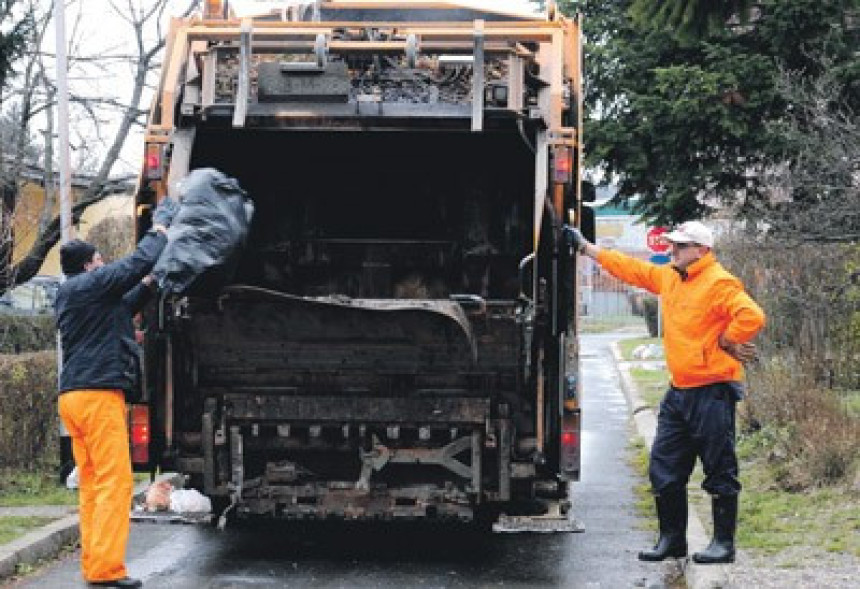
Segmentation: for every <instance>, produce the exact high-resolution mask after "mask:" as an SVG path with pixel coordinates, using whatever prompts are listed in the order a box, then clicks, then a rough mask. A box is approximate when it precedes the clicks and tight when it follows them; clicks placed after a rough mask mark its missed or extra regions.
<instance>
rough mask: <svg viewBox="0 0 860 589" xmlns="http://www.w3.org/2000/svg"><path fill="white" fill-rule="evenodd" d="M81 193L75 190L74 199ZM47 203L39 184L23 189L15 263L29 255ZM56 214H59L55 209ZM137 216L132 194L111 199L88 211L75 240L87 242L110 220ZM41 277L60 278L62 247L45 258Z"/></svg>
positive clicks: (82, 217) (110, 197) (16, 218)
mask: <svg viewBox="0 0 860 589" xmlns="http://www.w3.org/2000/svg"><path fill="white" fill-rule="evenodd" d="M80 192H81V191H80V190H75V189H73V190H72V199H73V200H74V198H75V196H76V195H77V194H79V193H80ZM44 203H45V191H44V189H43V188H42V186H40V185H39V184H29V183H28V184H25V185H24V186H23V187H22V189H21V198H20V199H19V201H18V207H17V208H16V209H15V221H14V227H15V249H14V251H13V255H12V261H13V263H16V262H18V261H19V260H20V259H21V258H23V257H24V256H25V255H27V252H28V251H30V248H31V247H32V246H33V243H34V241H35V239H36V234H37V232H38V223H39V214H40V213H41V211H42V208H43V207H44ZM54 214H55V215H56V214H57V208H56V207H55V210H54ZM132 214H134V199H133V198H132V196H131V195H130V194H118V195H113V196H108V197H107V198H105V199H104V200H102V201H99V202H97V203H96V204H94V205H91V206H89V207H87V209H86V210H85V211H84V214H83V215H82V216H81V220H80V222H79V223H78V224H77V225H76V226H75V228H74V233H75V237H80V238H81V239H86V238H87V235H88V234H89V231H90V229H91V228H92V227H93V225H95V224H96V223H98V222H99V221H101V220H102V219H105V218H107V217H114V216H127V215H132ZM39 274H46V275H50V276H59V275H60V254H59V245H56V246H54V247H53V248H51V251H50V252H48V255H47V256H46V257H45V262H44V263H43V264H42V267H41V268H40V269H39Z"/></svg>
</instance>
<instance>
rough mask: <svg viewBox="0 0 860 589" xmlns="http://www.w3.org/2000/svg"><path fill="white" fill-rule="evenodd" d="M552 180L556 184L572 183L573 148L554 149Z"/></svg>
mask: <svg viewBox="0 0 860 589" xmlns="http://www.w3.org/2000/svg"><path fill="white" fill-rule="evenodd" d="M552 168H553V169H552V180H553V182H555V183H556V184H570V182H571V180H572V179H573V149H571V148H570V147H556V148H555V151H553V165H552Z"/></svg>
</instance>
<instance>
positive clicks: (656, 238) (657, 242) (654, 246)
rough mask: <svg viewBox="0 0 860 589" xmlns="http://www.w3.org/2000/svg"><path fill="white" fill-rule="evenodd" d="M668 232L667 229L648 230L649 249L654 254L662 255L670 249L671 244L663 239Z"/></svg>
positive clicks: (655, 228)
mask: <svg viewBox="0 0 860 589" xmlns="http://www.w3.org/2000/svg"><path fill="white" fill-rule="evenodd" d="M666 231H668V230H667V229H666V228H665V227H652V228H651V229H649V230H648V235H647V236H646V239H645V240H646V242H647V243H648V249H649V250H651V251H652V252H656V253H658V254H662V253H663V252H665V251H667V250H668V249H669V244H668V243H667V242H666V241H665V240H664V239H663V234H664V233H666Z"/></svg>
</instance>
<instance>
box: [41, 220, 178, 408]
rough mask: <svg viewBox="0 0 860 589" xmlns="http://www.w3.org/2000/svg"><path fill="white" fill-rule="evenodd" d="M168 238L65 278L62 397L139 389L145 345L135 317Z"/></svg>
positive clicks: (145, 242)
mask: <svg viewBox="0 0 860 589" xmlns="http://www.w3.org/2000/svg"><path fill="white" fill-rule="evenodd" d="M166 244H167V237H165V236H164V235H162V234H161V233H156V232H150V233H147V234H146V236H144V238H143V239H141V240H140V242H139V243H138V245H137V249H136V250H135V251H134V252H133V253H132V254H130V255H128V256H126V257H125V258H122V259H120V260H117V261H116V262H113V263H111V264H106V265H105V266H102V267H101V268H97V269H96V270H92V271H90V272H81V273H79V274H75V275H73V276H70V277H68V278H67V279H66V281H65V282H64V283H63V284H62V285H61V286H60V289H59V291H58V293H57V301H56V303H55V308H56V317H57V328H58V329H59V330H60V337H61V340H62V346H63V370H62V374H61V375H60V394H62V393H64V392H66V391H70V390H76V389H120V390H122V391H124V392H126V393H128V392H131V391H134V390H135V389H136V384H137V379H138V375H139V372H140V346H138V344H137V342H136V341H135V338H134V325H133V323H132V319H133V317H134V314H135V313H136V312H137V311H139V310H140V308H141V307H142V306H143V304H144V303H145V302H146V300H147V295H148V293H149V289H148V288H146V287H145V286H144V285H143V284H141V282H140V281H141V279H142V278H143V277H144V276H146V275H147V274H148V273H149V271H150V270H151V269H152V266H153V265H154V264H155V262H156V260H158V256H159V254H160V253H161V251H162V250H163V249H164V246H165V245H166Z"/></svg>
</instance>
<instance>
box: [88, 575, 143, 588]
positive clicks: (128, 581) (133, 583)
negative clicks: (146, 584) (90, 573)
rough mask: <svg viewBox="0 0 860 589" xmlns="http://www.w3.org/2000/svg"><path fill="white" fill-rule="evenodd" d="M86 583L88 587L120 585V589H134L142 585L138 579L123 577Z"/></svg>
mask: <svg viewBox="0 0 860 589" xmlns="http://www.w3.org/2000/svg"><path fill="white" fill-rule="evenodd" d="M87 585H89V586H90V587H121V588H122V589H136V588H137V587H143V582H142V581H141V580H140V579H132V578H131V577H123V578H122V579H113V580H112V581H90V582H89V583H87Z"/></svg>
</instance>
